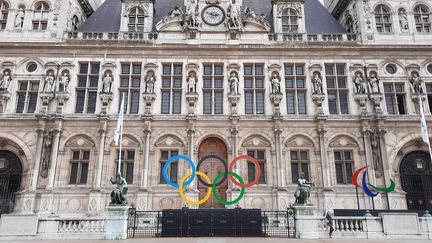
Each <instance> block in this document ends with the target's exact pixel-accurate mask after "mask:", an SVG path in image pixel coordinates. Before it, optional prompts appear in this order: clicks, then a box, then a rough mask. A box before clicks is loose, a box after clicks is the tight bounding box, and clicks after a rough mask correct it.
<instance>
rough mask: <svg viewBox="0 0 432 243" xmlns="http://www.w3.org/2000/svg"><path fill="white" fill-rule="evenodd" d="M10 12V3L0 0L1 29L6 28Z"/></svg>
mask: <svg viewBox="0 0 432 243" xmlns="http://www.w3.org/2000/svg"><path fill="white" fill-rule="evenodd" d="M8 14H9V5H8V4H7V2H5V1H0V30H4V29H6V23H7V19H8Z"/></svg>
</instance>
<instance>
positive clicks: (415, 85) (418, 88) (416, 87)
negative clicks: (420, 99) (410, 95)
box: [411, 72, 423, 94]
mask: <svg viewBox="0 0 432 243" xmlns="http://www.w3.org/2000/svg"><path fill="white" fill-rule="evenodd" d="M422 83H423V80H422V79H421V78H420V76H419V74H418V72H412V73H411V85H412V89H413V92H414V93H416V94H423V87H422Z"/></svg>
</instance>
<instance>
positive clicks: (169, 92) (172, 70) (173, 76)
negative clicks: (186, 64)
mask: <svg viewBox="0 0 432 243" xmlns="http://www.w3.org/2000/svg"><path fill="white" fill-rule="evenodd" d="M182 79H183V65H182V64H178V63H165V64H163V65H162V108H161V112H162V114H181V102H182Z"/></svg>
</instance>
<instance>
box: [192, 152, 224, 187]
mask: <svg viewBox="0 0 432 243" xmlns="http://www.w3.org/2000/svg"><path fill="white" fill-rule="evenodd" d="M207 159H217V160H219V161H220V162H222V164H223V166H224V169H225V172H224V176H223V178H222V180H221V181H220V182H219V183H216V186H220V185H221V184H222V183H223V182H224V181H225V180H226V179H227V177H228V165H227V163H226V161H225V160H223V159H222V158H221V157H219V156H217V155H207V156H204V158H202V159H201V160H200V161H199V162H198V166H197V167H196V171H200V170H199V169H200V166H201V164H202V163H203V162H204V161H206V160H207ZM198 180H199V181H200V182H201V183H202V184H203V185H205V186H208V187H212V186H213V184H208V183H207V182H205V181H204V180H203V178H201V176H200V175H198Z"/></svg>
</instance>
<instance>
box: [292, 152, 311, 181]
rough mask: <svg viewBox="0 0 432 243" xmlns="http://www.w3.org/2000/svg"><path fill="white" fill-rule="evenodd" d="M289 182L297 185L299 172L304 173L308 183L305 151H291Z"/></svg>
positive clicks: (307, 155) (307, 164)
mask: <svg viewBox="0 0 432 243" xmlns="http://www.w3.org/2000/svg"><path fill="white" fill-rule="evenodd" d="M290 155H291V180H292V183H293V184H295V183H297V180H298V178H299V175H300V173H301V172H303V173H304V175H305V179H306V180H308V181H309V162H310V159H309V152H308V151H305V150H291V153H290Z"/></svg>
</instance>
